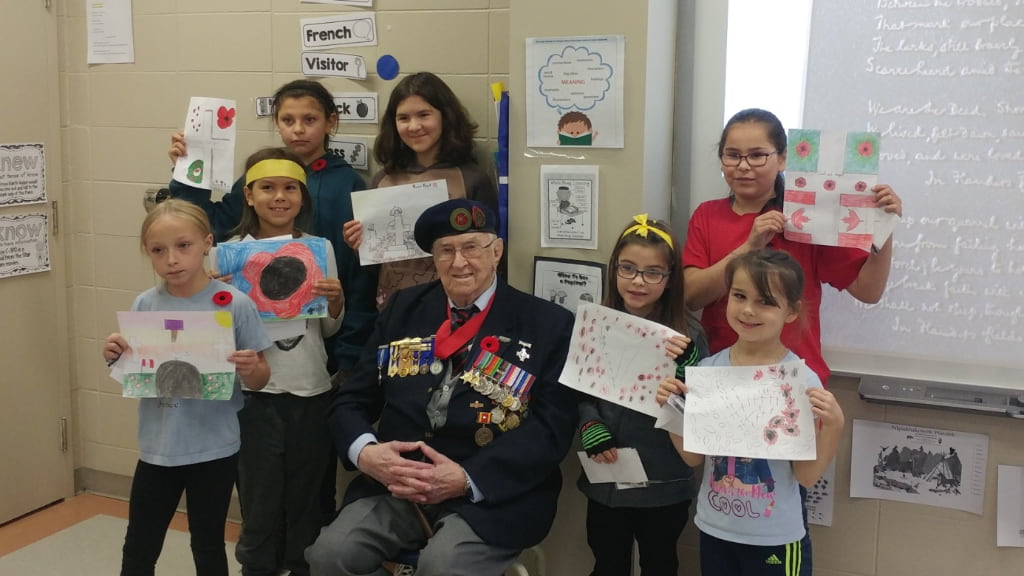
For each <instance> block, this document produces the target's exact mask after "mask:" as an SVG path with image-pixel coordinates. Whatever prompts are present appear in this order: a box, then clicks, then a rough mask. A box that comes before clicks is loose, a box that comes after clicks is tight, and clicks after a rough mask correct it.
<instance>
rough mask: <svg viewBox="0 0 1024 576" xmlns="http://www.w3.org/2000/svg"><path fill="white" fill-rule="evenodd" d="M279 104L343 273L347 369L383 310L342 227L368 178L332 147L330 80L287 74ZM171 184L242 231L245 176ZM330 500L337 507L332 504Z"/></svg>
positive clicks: (343, 365) (180, 137) (314, 230)
mask: <svg viewBox="0 0 1024 576" xmlns="http://www.w3.org/2000/svg"><path fill="white" fill-rule="evenodd" d="M273 109H274V124H275V126H276V127H277V132H278V134H279V135H280V136H281V141H282V142H283V143H284V145H285V146H286V147H287V148H288V150H290V151H292V152H293V153H294V154H295V155H296V156H298V158H299V159H300V160H301V161H302V165H303V167H304V169H305V172H306V187H307V189H308V191H309V195H310V198H311V199H312V210H311V214H310V217H311V218H312V222H311V223H310V226H309V227H308V229H307V231H308V232H309V233H310V234H313V235H316V236H320V237H323V238H326V239H327V240H329V241H330V243H331V244H332V246H333V247H334V253H335V261H336V265H337V268H338V277H339V278H340V279H341V284H342V286H344V287H345V301H346V304H347V305H346V310H345V318H344V320H343V321H342V326H341V329H340V330H339V331H338V334H337V335H336V336H335V338H334V339H333V341H331V342H330V343H329V347H328V351H329V352H330V357H329V360H330V362H331V365H330V366H331V370H332V371H334V370H337V371H340V372H342V373H343V374H344V373H347V372H349V371H350V370H351V369H352V367H353V366H354V365H355V363H356V360H357V359H358V358H359V352H360V350H361V349H362V347H363V344H364V343H365V342H366V339H367V338H368V337H369V336H370V332H371V331H372V330H373V320H374V318H375V316H376V305H375V303H374V293H375V283H376V276H375V275H374V274H373V273H372V272H371V271H369V270H366V269H364V268H363V267H361V266H360V265H359V258H358V255H357V254H356V253H355V252H354V251H353V250H352V249H351V248H349V247H348V246H347V245H346V244H345V243H344V242H343V241H342V234H341V230H342V225H343V224H345V223H346V222H348V221H350V220H352V199H351V194H352V192H353V191H356V190H363V189H364V188H366V184H365V183H364V182H363V179H362V177H360V176H359V175H358V174H356V172H355V170H353V169H352V167H351V166H349V165H348V163H347V162H345V160H344V159H343V158H342V157H340V156H338V155H336V154H334V153H333V152H330V151H329V150H328V144H329V143H330V139H331V134H332V133H333V132H334V131H335V129H336V128H337V126H338V113H337V110H336V108H335V106H334V98H333V97H332V96H331V93H330V92H329V91H328V90H327V88H325V87H324V86H323V85H322V84H320V83H319V82H316V81H313V80H294V81H292V82H288V83H287V84H285V85H284V86H281V88H279V89H278V90H277V92H276V93H275V94H274V101H273ZM186 155H187V151H186V149H185V137H184V134H182V133H177V134H174V135H173V136H171V147H170V150H169V151H168V156H170V158H171V162H175V161H177V159H178V158H179V157H181V156H186ZM169 188H170V192H171V196H172V197H175V198H182V199H184V200H188V201H189V202H193V203H195V204H198V205H199V206H201V207H202V208H203V209H204V210H205V211H206V213H207V214H208V215H209V217H210V221H211V222H212V223H213V229H214V236H215V238H216V240H217V241H218V242H220V241H222V240H226V239H227V238H228V237H229V236H231V235H232V234H233V233H235V227H236V226H238V224H239V221H240V220H241V218H242V213H243V208H244V206H245V204H246V202H245V192H244V188H245V182H244V179H243V178H239V179H238V180H237V181H236V182H235V184H234V186H232V188H231V191H230V192H228V193H227V194H225V195H224V197H223V198H222V199H221V200H220V201H219V202H217V201H213V200H211V199H210V191H209V190H201V189H199V188H193V187H191V186H188V185H186V184H183V183H181V182H178V181H172V182H171V183H170V186H169ZM332 483H333V480H332ZM331 508H332V509H331V511H330V512H332V513H333V505H332V506H331Z"/></svg>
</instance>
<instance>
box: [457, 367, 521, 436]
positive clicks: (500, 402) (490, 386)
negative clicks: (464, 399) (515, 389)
mask: <svg viewBox="0 0 1024 576" xmlns="http://www.w3.org/2000/svg"><path fill="white" fill-rule="evenodd" d="M460 378H461V379H462V381H463V382H465V383H466V384H469V385H470V386H471V387H472V388H473V390H476V391H477V392H479V393H480V394H483V395H484V396H487V397H488V398H490V399H491V401H493V402H494V403H495V404H496V406H495V407H494V408H492V409H491V423H493V424H496V425H497V426H498V428H501V430H502V432H508V431H509V430H514V429H516V428H518V427H519V424H520V423H521V422H522V418H523V416H522V414H523V413H524V412H526V402H525V401H524V400H522V399H520V398H519V397H518V396H516V395H514V394H512V393H511V392H509V389H508V388H507V387H505V386H502V385H501V384H500V383H499V382H496V381H494V380H493V379H492V378H490V377H489V376H487V375H486V374H483V373H482V372H480V371H479V370H477V369H470V370H467V371H465V372H463V373H462V376H460ZM474 440H476V443H477V445H478V446H486V445H488V444H490V443H491V441H492V440H494V432H493V431H491V429H490V428H488V427H487V426H486V425H484V426H481V427H480V428H479V429H478V430H477V431H476V434H475V435H474Z"/></svg>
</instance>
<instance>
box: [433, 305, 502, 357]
mask: <svg viewBox="0 0 1024 576" xmlns="http://www.w3.org/2000/svg"><path fill="white" fill-rule="evenodd" d="M495 294H496V293H495ZM492 304H494V294H492V295H491V301H490V302H488V303H487V307H486V308H484V309H483V310H481V311H480V312H477V313H476V315H474V316H473V317H472V318H470V319H469V320H466V323H465V324H463V325H462V326H459V328H458V330H456V331H455V332H454V333H452V310H451V308H448V307H447V306H446V307H445V309H446V311H447V312H448V314H446V315H445V320H444V323H443V324H441V326H439V327H438V328H437V333H436V334H435V336H434V356H436V357H438V358H440V359H441V360H447V359H448V358H449V357H450V356H451V355H452V354H455V353H456V352H458V351H459V350H462V349H463V348H464V347H465V346H466V343H468V342H469V341H470V339H472V338H473V337H474V336H476V333H477V332H478V331H479V330H480V325H481V324H483V323H484V318H486V317H487V313H488V312H489V311H490V310H491V305H492Z"/></svg>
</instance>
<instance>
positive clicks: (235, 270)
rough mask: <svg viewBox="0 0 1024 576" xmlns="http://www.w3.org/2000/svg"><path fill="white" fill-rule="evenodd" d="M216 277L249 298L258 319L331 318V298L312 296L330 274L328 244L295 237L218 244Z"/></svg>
mask: <svg viewBox="0 0 1024 576" xmlns="http://www.w3.org/2000/svg"><path fill="white" fill-rule="evenodd" d="M216 254H217V270H218V274H220V275H222V276H225V275H228V274H230V275H231V285H232V286H234V287H235V288H238V289H239V290H241V291H242V292H245V293H246V294H248V295H249V298H252V301H253V302H254V303H255V304H256V308H258V309H259V311H260V318H262V319H263V320H264V321H268V320H292V319H302V318H323V317H324V316H327V298H325V297H323V296H314V295H313V286H314V284H315V283H316V282H317V281H318V280H321V279H323V278H325V277H326V276H327V240H324V239H323V238H292V239H268V240H250V241H246V242H225V243H223V244H218V245H217V251H216Z"/></svg>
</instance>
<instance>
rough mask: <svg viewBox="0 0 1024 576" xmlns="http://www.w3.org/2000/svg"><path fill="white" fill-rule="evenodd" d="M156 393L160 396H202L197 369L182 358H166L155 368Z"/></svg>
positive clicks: (200, 379) (200, 378)
mask: <svg viewBox="0 0 1024 576" xmlns="http://www.w3.org/2000/svg"><path fill="white" fill-rule="evenodd" d="M156 394H157V396H158V397H160V398H172V397H173V398H202V396H203V394H202V377H201V375H200V374H199V369H198V368H196V367H195V366H193V365H192V364H189V363H188V362H184V361H182V360H168V361H167V362H164V363H163V364H161V365H160V367H159V368H157V369H156Z"/></svg>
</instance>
